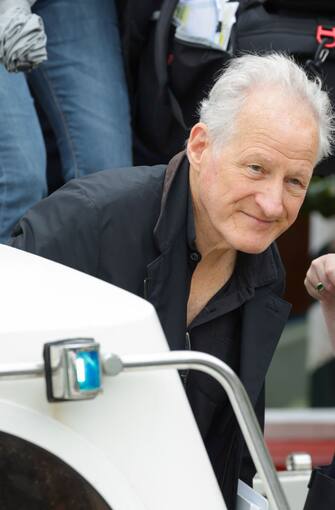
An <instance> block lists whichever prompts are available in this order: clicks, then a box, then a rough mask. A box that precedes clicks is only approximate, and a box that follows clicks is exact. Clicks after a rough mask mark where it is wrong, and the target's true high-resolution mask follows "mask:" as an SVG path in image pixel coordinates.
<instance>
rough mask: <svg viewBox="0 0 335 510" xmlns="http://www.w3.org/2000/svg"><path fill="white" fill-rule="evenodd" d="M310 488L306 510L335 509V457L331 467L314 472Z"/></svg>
mask: <svg viewBox="0 0 335 510" xmlns="http://www.w3.org/2000/svg"><path fill="white" fill-rule="evenodd" d="M308 488H309V492H308V496H307V499H306V503H305V506H304V510H332V509H333V508H335V457H334V459H333V462H332V464H331V465H330V466H323V467H321V468H318V469H314V470H313V472H312V476H311V479H310V482H309V484H308Z"/></svg>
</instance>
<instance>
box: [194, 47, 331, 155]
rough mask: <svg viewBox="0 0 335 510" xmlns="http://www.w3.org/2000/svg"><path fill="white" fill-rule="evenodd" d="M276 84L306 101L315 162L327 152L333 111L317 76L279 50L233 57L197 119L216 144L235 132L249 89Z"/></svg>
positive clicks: (222, 142) (329, 143) (222, 143)
mask: <svg viewBox="0 0 335 510" xmlns="http://www.w3.org/2000/svg"><path fill="white" fill-rule="evenodd" d="M266 83H269V84H272V85H278V86H280V87H281V88H282V89H283V90H285V91H289V92H290V93H292V94H293V95H294V96H296V97H299V98H301V99H302V101H305V102H306V104H307V105H309V107H310V109H311V111H312V113H313V114H314V116H315V119H316V121H317V123H318V127H319V148H318V162H319V161H320V160H321V159H322V158H324V157H327V156H329V155H330V153H331V146H332V142H333V133H334V132H335V115H334V112H333V109H332V106H331V102H330V99H329V97H328V94H327V92H325V91H323V90H321V86H322V84H321V80H320V79H319V78H315V79H309V78H308V76H307V74H306V73H305V71H304V70H303V69H302V68H301V67H300V66H299V65H298V64H296V63H295V62H294V60H293V59H292V58H291V57H289V56H287V55H285V54H282V53H270V54H266V55H253V54H247V55H242V56H241V57H237V58H233V59H232V60H230V62H229V63H228V65H227V67H225V69H224V70H223V72H222V74H221V75H220V76H219V78H218V79H217V81H216V83H215V85H214V86H213V88H212V89H211V90H210V92H209V94H208V97H207V98H205V99H204V100H203V101H202V103H201V104H200V109H199V114H200V122H204V123H205V124H206V125H207V127H208V130H209V135H210V138H211V140H212V142H213V145H214V147H215V148H218V147H222V146H223V145H224V144H225V143H226V142H227V140H228V139H229V138H230V137H231V136H232V134H233V132H234V120H235V118H236V116H237V114H238V113H239V111H240V110H241V108H242V106H243V103H244V101H245V100H246V98H247V97H248V94H249V93H250V90H251V89H252V88H253V87H255V86H257V85H260V84H261V85H263V84H266Z"/></svg>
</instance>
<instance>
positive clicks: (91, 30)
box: [29, 0, 131, 181]
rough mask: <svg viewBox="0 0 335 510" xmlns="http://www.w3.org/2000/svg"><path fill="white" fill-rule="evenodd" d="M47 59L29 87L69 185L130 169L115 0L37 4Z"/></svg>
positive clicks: (61, 0) (57, 0)
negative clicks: (52, 135)
mask: <svg viewBox="0 0 335 510" xmlns="http://www.w3.org/2000/svg"><path fill="white" fill-rule="evenodd" d="M33 10H34V12H36V13H37V14H39V15H40V16H41V17H42V18H43V21H44V24H45V29H46V34H47V37H48V45H47V49H48V60H47V61H46V62H44V63H43V64H42V65H41V66H40V67H38V68H37V69H36V70H34V71H33V72H32V73H30V74H29V82H30V83H31V85H32V87H33V88H34V92H35V93H36V94H37V97H38V98H39V101H40V103H41V105H42V107H43V109H44V111H45V113H46V114H47V116H48V118H49V121H50V123H51V125H52V127H53V130H54V132H55V135H56V138H57V144H58V147H59V150H60V155H61V160H62V167H63V176H64V179H65V180H66V181H67V180H69V179H71V178H73V177H78V176H81V175H86V174H89V173H92V172H95V171H97V170H103V169H107V168H112V167H116V166H128V165H131V131H130V116H129V105H128V94H127V88H126V83H125V77H124V70H123V63H122V58H121V49H120V41H119V32H118V26H117V15H116V10H115V5H114V1H113V0H75V1H74V0H37V2H36V4H34V6H33Z"/></svg>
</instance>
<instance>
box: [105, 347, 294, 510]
mask: <svg viewBox="0 0 335 510" xmlns="http://www.w3.org/2000/svg"><path fill="white" fill-rule="evenodd" d="M102 366H103V370H104V373H105V374H106V375H111V376H115V375H118V374H119V373H121V372H130V371H138V370H150V369H157V368H174V369H177V370H185V369H193V370H199V371H201V372H205V373H206V374H208V375H210V376H212V377H213V378H214V379H216V380H217V381H218V382H219V383H220V384H221V386H222V387H223V388H224V390H225V391H226V393H227V396H228V398H229V400H230V403H231V406H232V408H233V410H234V412H235V415H236V418H237V421H238V423H239V426H240V428H241V431H242V434H243V436H244V439H245V442H246V444H247V447H248V449H249V452H250V455H251V457H252V460H253V461H254V464H255V466H256V469H257V471H258V474H259V476H260V477H261V478H262V480H263V483H264V487H265V492H266V495H267V497H268V500H269V502H270V504H271V508H273V510H290V507H289V505H288V502H287V499H286V497H285V494H284V491H283V489H282V487H281V485H280V483H279V480H278V477H277V474H276V470H275V467H274V465H273V462H272V459H271V457H270V454H269V452H268V449H267V447H266V445H265V442H264V439H263V434H262V431H261V429H260V426H259V424H258V421H257V418H256V415H255V412H254V409H253V407H252V405H251V402H250V400H249V397H248V395H247V392H246V390H245V388H244V386H243V384H242V383H241V381H240V379H239V378H238V377H237V375H236V374H235V372H233V370H232V369H231V368H230V367H229V366H228V365H226V363H224V362H223V361H221V360H219V359H218V358H215V357H214V356H211V355H209V354H205V353H202V352H195V351H171V352H166V353H157V354H141V355H136V356H131V355H122V357H119V356H117V355H115V354H110V355H107V356H105V357H104V359H103V362H102Z"/></svg>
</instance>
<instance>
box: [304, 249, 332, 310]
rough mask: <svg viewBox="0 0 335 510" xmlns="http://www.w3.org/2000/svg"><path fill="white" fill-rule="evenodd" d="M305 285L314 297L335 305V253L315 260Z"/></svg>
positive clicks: (308, 272)
mask: <svg viewBox="0 0 335 510" xmlns="http://www.w3.org/2000/svg"><path fill="white" fill-rule="evenodd" d="M305 287H306V289H307V292H308V293H309V294H310V295H311V296H312V297H313V298H314V299H318V300H319V301H321V302H324V303H329V304H331V303H333V304H334V306H335V253H329V254H328V255H323V256H322V257H319V258H317V259H315V260H313V262H312V263H311V265H310V267H309V269H308V271H307V274H306V278H305ZM334 313H335V310H334Z"/></svg>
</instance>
